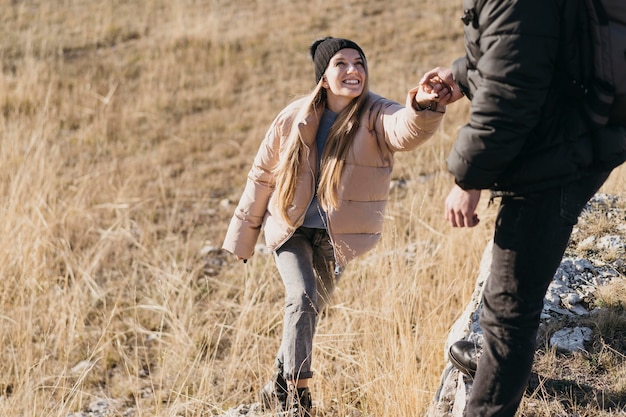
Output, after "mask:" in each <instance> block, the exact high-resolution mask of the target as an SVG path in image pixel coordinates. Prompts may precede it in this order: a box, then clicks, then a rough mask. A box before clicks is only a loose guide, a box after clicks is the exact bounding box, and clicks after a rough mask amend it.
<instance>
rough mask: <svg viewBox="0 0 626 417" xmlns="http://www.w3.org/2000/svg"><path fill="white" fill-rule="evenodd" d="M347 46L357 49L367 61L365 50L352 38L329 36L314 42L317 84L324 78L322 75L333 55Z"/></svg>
mask: <svg viewBox="0 0 626 417" xmlns="http://www.w3.org/2000/svg"><path fill="white" fill-rule="evenodd" d="M345 48H349V49H355V50H357V51H358V52H359V55H361V58H363V61H365V53H363V50H362V49H361V47H360V46H359V45H357V44H356V43H354V42H352V41H351V40H348V39H343V38H333V37H332V36H327V37H325V38H321V39H318V40H316V41H315V42H313V44H312V45H311V48H310V51H311V58H312V59H313V64H315V83H316V84H317V83H319V82H320V79H321V78H322V75H324V72H325V71H326V68H327V67H328V63H329V62H330V59H331V58H332V57H333V55H335V54H336V53H337V52H339V51H340V50H342V49H345Z"/></svg>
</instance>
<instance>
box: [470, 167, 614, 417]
mask: <svg viewBox="0 0 626 417" xmlns="http://www.w3.org/2000/svg"><path fill="white" fill-rule="evenodd" d="M608 175H609V172H605V173H590V174H588V175H586V176H585V177H584V178H582V179H581V180H578V181H575V182H572V183H571V184H567V185H563V186H560V187H556V188H553V189H549V190H544V191H541V192H536V193H528V194H525V195H521V196H515V197H503V198H502V201H501V203H500V208H499V211H498V216H497V218H496V224H495V234H494V246H493V257H492V263H491V271H490V275H489V277H488V279H487V281H486V283H485V289H484V292H483V309H482V313H481V317H480V325H481V328H482V329H483V332H484V343H483V353H482V355H481V357H480V360H479V364H478V369H477V372H476V376H475V378H474V383H473V386H472V392H471V394H470V400H469V403H468V406H467V411H466V416H467V417H494V416H499V417H504V416H510V417H513V416H514V415H515V412H516V410H517V408H518V407H519V404H520V402H521V399H522V396H523V394H524V390H525V388H526V386H527V384H528V379H529V377H530V373H531V371H532V363H533V358H534V353H535V345H536V339H537V331H538V328H539V319H540V314H541V311H542V308H543V299H544V296H545V294H546V291H547V289H548V286H549V285H550V282H551V281H552V278H553V276H554V273H555V272H556V269H557V268H558V266H559V264H560V262H561V259H562V257H563V253H564V252H565V249H566V248H567V244H568V241H569V237H570V235H571V232H572V228H573V226H574V225H575V224H576V222H577V220H578V216H579V214H580V213H581V211H582V209H583V208H584V206H585V204H586V203H587V201H588V200H589V199H590V198H591V197H592V196H593V195H594V194H595V193H596V191H597V190H598V189H599V188H600V186H601V185H602V184H603V183H604V181H606V179H607V177H608Z"/></svg>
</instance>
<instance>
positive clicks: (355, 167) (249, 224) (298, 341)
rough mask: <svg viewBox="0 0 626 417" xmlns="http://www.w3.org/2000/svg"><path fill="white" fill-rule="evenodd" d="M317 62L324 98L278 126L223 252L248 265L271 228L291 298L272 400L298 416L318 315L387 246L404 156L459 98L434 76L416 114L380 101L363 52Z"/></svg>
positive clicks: (315, 47)
mask: <svg viewBox="0 0 626 417" xmlns="http://www.w3.org/2000/svg"><path fill="white" fill-rule="evenodd" d="M310 54H311V57H312V59H313V64H314V68H315V82H316V85H315V88H314V89H313V91H312V92H311V93H310V94H308V95H307V96H305V97H303V98H300V99H298V100H296V101H294V102H293V103H291V104H289V105H288V106H287V107H286V108H285V109H283V110H282V111H281V112H280V113H279V115H278V116H277V117H276V119H275V120H274V122H273V123H272V124H271V126H270V128H269V130H268V131H267V134H266V135H265V138H264V140H263V142H262V143H261V146H260V149H259V151H258V153H257V155H256V158H255V159H254V163H253V166H252V169H251V170H250V172H249V173H248V180H247V184H246V187H245V190H244V192H243V195H242V197H241V200H240V201H239V204H238V206H237V208H236V210H235V213H234V216H233V218H232V220H231V222H230V226H229V228H228V232H227V234H226V238H225V241H224V244H223V247H224V249H226V250H228V251H230V252H232V253H233V254H234V255H235V256H236V257H237V259H239V260H244V261H246V260H247V259H248V258H250V257H251V256H252V255H253V252H254V247H255V244H256V242H257V238H258V237H259V233H260V230H261V227H262V226H263V227H264V231H265V243H266V245H267V247H268V249H270V250H271V251H273V253H274V257H275V261H276V265H277V268H278V271H279V273H280V276H281V278H282V280H283V283H284V286H285V292H286V296H285V316H284V323H283V337H282V343H281V346H280V349H279V351H278V354H277V357H276V365H277V373H276V376H275V378H274V380H273V381H271V382H270V383H268V384H267V385H266V386H264V387H263V389H262V390H261V399H262V401H263V403H264V404H265V405H266V406H268V407H276V408H278V410H279V411H282V412H288V415H290V416H291V415H293V416H308V415H309V412H310V410H311V394H310V391H309V388H308V385H309V380H310V378H311V377H312V376H313V373H312V371H311V360H312V350H313V349H312V344H313V336H314V334H315V327H316V323H317V318H318V313H319V312H320V311H322V309H323V308H324V306H325V305H327V303H328V301H329V299H330V296H331V294H332V292H333V289H334V288H335V284H336V283H337V281H338V280H339V277H340V276H341V273H342V271H343V269H344V267H345V266H346V264H348V262H350V261H351V260H352V259H354V258H356V257H357V256H359V255H362V254H364V253H365V252H367V251H368V250H370V249H372V248H373V247H374V246H375V245H376V243H377V242H378V240H379V238H380V234H381V230H382V225H383V216H384V211H385V206H386V203H387V199H388V193H389V191H388V190H389V183H390V180H391V171H392V168H393V163H394V153H395V152H397V151H408V150H412V149H414V148H416V147H417V146H418V145H420V144H422V143H423V142H424V141H426V140H427V139H429V138H430V137H431V136H432V135H433V133H434V132H435V131H436V129H437V128H438V126H439V124H440V122H441V118H442V117H443V113H444V112H445V106H446V104H447V103H448V101H451V98H452V96H453V94H457V92H456V91H451V90H450V89H449V88H447V87H446V86H445V85H443V84H442V83H440V82H438V81H439V80H438V79H437V78H436V77H434V78H433V79H431V80H428V83H427V84H424V85H422V86H418V87H415V88H413V89H411V90H410V91H409V92H408V95H407V99H406V107H405V106H402V105H400V104H398V103H396V102H394V101H391V100H388V99H385V98H383V97H380V96H378V95H376V94H374V93H371V92H370V91H369V90H368V70H367V61H366V59H365V54H364V53H363V50H362V49H361V48H360V47H359V46H358V45H357V44H356V43H355V42H353V41H351V40H348V39H342V38H333V37H326V38H323V39H319V40H316V41H315V42H314V43H313V44H312V45H311V47H310Z"/></svg>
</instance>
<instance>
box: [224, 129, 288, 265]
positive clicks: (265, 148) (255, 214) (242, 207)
mask: <svg viewBox="0 0 626 417" xmlns="http://www.w3.org/2000/svg"><path fill="white" fill-rule="evenodd" d="M277 126H278V118H277V120H275V121H274V122H273V123H272V125H271V126H270V128H269V129H268V131H267V133H266V135H265V138H264V139H263V142H262V143H261V146H260V147H259V150H258V152H257V154H256V156H255V158H254V162H253V164H252V168H251V169H250V171H249V172H248V179H247V181H246V186H245V189H244V191H243V194H242V196H241V199H240V200H239V204H238V205H237V208H236V209H235V213H234V215H233V217H232V219H231V221H230V224H229V226H228V231H227V232H226V237H225V238H224V243H223V245H222V247H223V248H224V249H226V250H227V251H229V252H231V253H233V254H235V255H237V256H239V257H241V258H243V259H248V258H250V257H251V256H252V255H253V254H254V247H255V245H256V242H257V240H258V237H259V234H260V232H261V226H262V224H263V218H264V216H265V212H266V211H267V207H268V202H269V199H270V197H271V195H272V192H273V190H274V186H275V182H274V177H273V175H272V172H273V171H274V169H275V168H276V165H277V164H278V161H279V148H280V139H281V135H280V133H279V129H278V127H277Z"/></svg>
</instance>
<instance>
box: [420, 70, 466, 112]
mask: <svg viewBox="0 0 626 417" xmlns="http://www.w3.org/2000/svg"><path fill="white" fill-rule="evenodd" d="M419 84H420V85H422V86H429V87H430V88H432V90H433V91H447V92H448V93H449V94H448V95H446V94H443V95H441V97H440V98H439V100H438V102H439V104H440V105H441V106H445V105H447V104H452V103H454V102H455V101H457V100H459V99H461V98H462V97H463V92H462V91H461V88H460V87H459V86H458V85H457V83H456V82H455V81H454V76H453V75H452V70H451V69H450V68H446V67H437V68H433V69H431V70H430V71H428V72H426V73H425V74H424V76H423V77H422V78H421V79H420V81H419Z"/></svg>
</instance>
